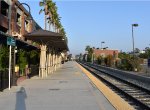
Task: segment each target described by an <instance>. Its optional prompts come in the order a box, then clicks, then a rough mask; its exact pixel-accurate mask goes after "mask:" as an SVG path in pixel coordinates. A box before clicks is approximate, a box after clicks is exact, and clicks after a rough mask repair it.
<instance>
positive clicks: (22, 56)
mask: <svg viewBox="0 0 150 110" xmlns="http://www.w3.org/2000/svg"><path fill="white" fill-rule="evenodd" d="M17 64H19V67H20V70H21V71H23V70H24V69H25V66H26V65H27V64H28V62H27V52H26V51H24V50H22V49H20V50H19V58H18V61H17Z"/></svg>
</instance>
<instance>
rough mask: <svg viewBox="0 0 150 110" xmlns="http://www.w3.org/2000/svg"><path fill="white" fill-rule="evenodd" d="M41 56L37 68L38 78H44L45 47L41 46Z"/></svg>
mask: <svg viewBox="0 0 150 110" xmlns="http://www.w3.org/2000/svg"><path fill="white" fill-rule="evenodd" d="M40 47H41V55H40V67H39V77H41V78H43V77H45V72H46V71H45V70H46V65H45V64H46V45H43V44H42V45H41V46H40Z"/></svg>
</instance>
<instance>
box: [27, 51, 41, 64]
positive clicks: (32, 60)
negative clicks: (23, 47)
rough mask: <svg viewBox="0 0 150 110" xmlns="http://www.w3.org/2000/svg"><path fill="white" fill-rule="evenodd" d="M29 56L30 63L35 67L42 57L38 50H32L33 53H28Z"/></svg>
mask: <svg viewBox="0 0 150 110" xmlns="http://www.w3.org/2000/svg"><path fill="white" fill-rule="evenodd" d="M28 54H29V57H30V58H29V60H30V61H29V62H30V63H31V64H33V65H37V64H39V57H40V54H39V52H38V51H36V50H32V51H31V52H29V53H28Z"/></svg>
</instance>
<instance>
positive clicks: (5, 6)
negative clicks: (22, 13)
mask: <svg viewBox="0 0 150 110" xmlns="http://www.w3.org/2000/svg"><path fill="white" fill-rule="evenodd" d="M8 10H9V5H8V4H7V3H6V2H5V1H1V14H3V15H4V16H8Z"/></svg>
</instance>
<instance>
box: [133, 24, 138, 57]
mask: <svg viewBox="0 0 150 110" xmlns="http://www.w3.org/2000/svg"><path fill="white" fill-rule="evenodd" d="M138 26H139V25H138V24H132V44H133V58H134V56H135V52H134V32H133V27H138Z"/></svg>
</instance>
